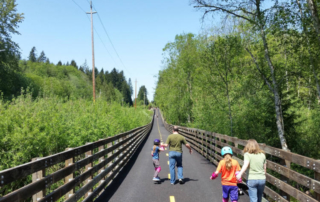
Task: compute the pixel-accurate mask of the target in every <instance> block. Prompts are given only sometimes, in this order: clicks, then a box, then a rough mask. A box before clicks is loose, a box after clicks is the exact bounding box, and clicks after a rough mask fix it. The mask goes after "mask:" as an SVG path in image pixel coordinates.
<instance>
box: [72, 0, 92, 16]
mask: <svg viewBox="0 0 320 202" xmlns="http://www.w3.org/2000/svg"><path fill="white" fill-rule="evenodd" d="M72 1H73V3H75V4H76V5H77V6H78V7H79V8H80V9H81V10H82V11H83V12H84V13H85V12H86V11H85V10H83V9H82V8H81V6H79V4H78V3H77V2H75V1H74V0H72ZM87 17H88V16H87ZM88 19H89V18H88Z"/></svg>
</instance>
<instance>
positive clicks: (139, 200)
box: [96, 116, 249, 202]
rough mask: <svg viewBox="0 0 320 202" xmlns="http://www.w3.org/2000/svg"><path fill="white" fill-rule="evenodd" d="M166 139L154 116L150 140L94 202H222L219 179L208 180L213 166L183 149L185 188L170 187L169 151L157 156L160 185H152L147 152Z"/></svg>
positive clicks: (151, 170)
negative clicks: (156, 141)
mask: <svg viewBox="0 0 320 202" xmlns="http://www.w3.org/2000/svg"><path fill="white" fill-rule="evenodd" d="M159 131H160V132H159ZM160 133H161V135H160ZM168 135H169V132H168V131H167V130H166V129H165V127H164V125H163V122H162V120H161V118H160V116H159V117H158V118H157V116H155V120H154V123H153V128H152V131H151V133H150V134H149V136H148V137H147V138H146V140H145V141H144V142H143V143H142V144H141V146H140V148H139V149H138V150H137V152H136V153H135V154H134V155H133V157H132V158H131V160H130V161H129V163H128V164H127V165H126V166H125V167H124V168H123V170H122V171H121V172H120V174H119V175H118V176H117V177H116V178H115V179H114V180H113V182H112V183H111V184H110V185H109V186H108V187H107V188H106V189H105V190H104V192H103V193H102V194H101V195H100V197H99V198H97V200H96V202H106V201H111V202H127V201H128V202H129V201H130V202H207V201H210V202H212V201H213V202H221V201H222V188H221V178H220V177H219V178H217V179H216V180H210V179H209V177H210V176H211V174H212V172H214V171H215V170H216V166H215V165H213V164H212V163H211V162H209V161H208V160H207V159H205V158H204V157H203V156H201V155H200V154H199V153H197V152H196V151H194V152H193V154H191V155H190V154H189V152H188V149H187V148H186V147H184V146H183V157H182V158H183V160H182V164H183V175H184V179H185V184H183V185H180V184H179V183H176V184H175V185H171V184H170V180H169V179H168V174H169V173H170V172H169V165H168V160H169V159H168V156H167V155H166V154H168V152H169V151H168V149H167V150H165V151H163V152H161V153H160V166H161V168H162V170H161V172H160V174H159V177H160V178H161V183H160V184H155V183H154V182H153V181H152V178H153V173H154V167H153V164H152V157H151V154H150V152H151V148H152V146H153V140H154V139H156V138H157V139H160V138H161V137H162V139H163V141H164V142H165V141H166V139H167V137H168ZM245 201H249V198H248V196H247V195H241V196H239V202H245Z"/></svg>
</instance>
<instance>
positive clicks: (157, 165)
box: [153, 159, 160, 177]
mask: <svg viewBox="0 0 320 202" xmlns="http://www.w3.org/2000/svg"><path fill="white" fill-rule="evenodd" d="M153 166H154V170H155V171H154V175H153V177H157V176H158V174H159V172H160V171H159V169H158V168H159V167H160V162H159V159H153Z"/></svg>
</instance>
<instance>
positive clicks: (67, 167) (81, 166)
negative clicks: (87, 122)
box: [0, 112, 320, 202]
mask: <svg viewBox="0 0 320 202" xmlns="http://www.w3.org/2000/svg"><path fill="white" fill-rule="evenodd" d="M156 113H159V112H156ZM171 131H172V125H170V124H168V123H166V122H165V121H164V119H163V117H162V116H159V118H157V117H156V116H155V117H154V118H153V120H152V121H151V122H150V123H149V124H147V125H145V126H142V127H139V128H136V129H133V130H131V131H128V132H125V133H122V134H119V135H115V136H113V137H109V138H106V139H102V140H98V141H96V142H93V143H87V144H86V145H83V146H80V147H77V148H67V149H66V151H64V152H61V153H58V154H54V155H52V156H48V157H43V158H35V159H33V161H32V162H30V163H27V164H23V165H20V166H17V167H14V168H10V169H7V170H3V171H0V186H1V187H0V189H2V190H4V189H6V190H10V193H8V194H7V195H5V196H0V202H13V201H34V202H35V201H41V202H53V201H68V202H71V201H72V202H77V201H97V202H100V201H121V202H122V201H137V202H143V201H146V202H150V201H161V202H163V201H170V202H172V201H176V202H181V201H184V202H188V201H190V202H193V201H198V202H202V201H203V202H205V201H217V202H218V201H219V202H220V201H221V193H222V191H221V184H220V180H219V179H217V180H215V181H211V180H209V177H210V175H211V173H212V172H213V171H215V169H216V167H215V166H216V165H217V163H218V162H219V160H221V159H222V157H221V155H220V152H221V148H222V147H223V146H231V147H232V149H233V151H234V153H235V155H234V158H235V159H236V160H238V162H239V163H240V165H242V164H243V160H242V159H243V151H242V149H243V148H244V146H245V145H246V140H241V139H238V138H235V137H230V136H226V135H221V134H217V133H213V132H209V131H204V130H200V129H194V128H187V127H180V130H179V133H180V134H182V135H183V136H185V137H186V139H187V141H188V142H189V143H190V144H191V146H192V147H193V149H194V150H196V151H197V152H195V153H194V154H192V155H189V154H188V153H187V152H186V150H185V152H184V154H183V155H184V156H183V166H184V177H185V181H186V183H185V184H184V185H179V184H177V185H171V184H170V181H169V178H170V176H169V175H168V174H169V168H168V165H167V162H168V157H167V156H166V154H167V153H168V151H165V152H164V153H165V154H163V153H162V154H161V157H160V165H161V167H162V171H161V172H160V174H159V175H160V177H161V179H162V180H161V184H154V183H153V182H152V179H151V178H152V176H153V172H154V169H153V165H152V161H151V157H150V150H151V147H152V145H153V140H154V139H155V138H161V139H163V140H165V139H166V137H167V136H168V135H169V134H170V133H171ZM260 146H261V148H262V149H263V150H264V151H265V152H266V154H267V159H268V161H267V168H268V173H267V185H266V188H265V190H264V194H265V198H267V199H268V200H269V201H281V202H284V201H305V202H316V201H320V181H319V180H320V174H319V173H320V161H318V160H315V159H312V158H308V157H305V156H301V155H298V154H295V153H291V152H288V151H284V150H282V149H278V148H274V147H270V146H267V145H265V144H260ZM184 149H185V148H184ZM293 165H294V167H299V168H303V169H305V170H308V171H309V172H308V173H309V175H308V176H306V175H304V174H301V173H299V172H297V171H295V170H293V169H291V166H292V167H293ZM300 170H302V169H300ZM244 177H245V176H244ZM31 178H32V182H31V180H30V179H31ZM28 179H29V180H28ZM28 181H30V183H28V184H26V182H28ZM12 183H15V184H20V185H21V186H20V187H13V186H12ZM292 185H294V186H292ZM239 187H242V188H243V190H244V192H245V194H244V195H242V196H240V199H239V202H241V201H243V202H245V201H249V199H248V196H247V193H246V185H245V183H243V184H239Z"/></svg>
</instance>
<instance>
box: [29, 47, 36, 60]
mask: <svg viewBox="0 0 320 202" xmlns="http://www.w3.org/2000/svg"><path fill="white" fill-rule="evenodd" d="M36 52H37V50H36V47H32V49H31V51H30V53H29V61H31V62H36V61H37V53H36Z"/></svg>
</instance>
